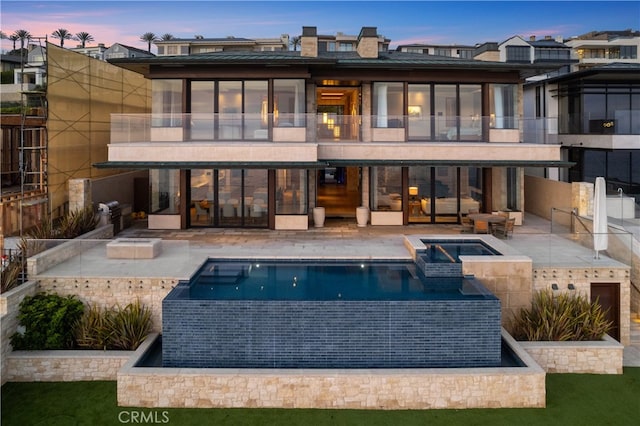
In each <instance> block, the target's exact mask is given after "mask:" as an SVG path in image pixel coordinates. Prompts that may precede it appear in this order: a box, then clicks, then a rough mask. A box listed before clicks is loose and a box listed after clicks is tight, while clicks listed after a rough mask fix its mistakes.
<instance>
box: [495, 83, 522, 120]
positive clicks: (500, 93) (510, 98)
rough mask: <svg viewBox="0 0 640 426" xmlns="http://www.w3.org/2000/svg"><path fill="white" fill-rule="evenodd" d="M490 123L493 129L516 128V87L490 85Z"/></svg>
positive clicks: (512, 85)
mask: <svg viewBox="0 0 640 426" xmlns="http://www.w3.org/2000/svg"><path fill="white" fill-rule="evenodd" d="M489 96H490V103H491V111H490V114H491V116H490V120H491V121H490V123H489V125H490V126H491V127H492V128H494V129H515V128H517V116H518V85H517V84H492V85H491V88H490V91H489Z"/></svg>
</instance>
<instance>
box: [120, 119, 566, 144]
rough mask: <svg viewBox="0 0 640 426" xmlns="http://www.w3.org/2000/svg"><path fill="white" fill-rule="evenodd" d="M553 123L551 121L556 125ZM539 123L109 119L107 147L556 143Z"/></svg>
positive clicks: (496, 121)
mask: <svg viewBox="0 0 640 426" xmlns="http://www.w3.org/2000/svg"><path fill="white" fill-rule="evenodd" d="M554 123H555V121H554ZM550 129H551V130H552V132H553V133H557V131H553V130H555V126H554V125H549V124H547V123H546V122H543V121H542V120H523V119H520V118H517V117H495V116H491V117H461V116H456V117H433V116H432V117H427V118H417V117H415V116H413V115H405V116H391V115H389V116H386V115H385V116H376V115H333V114H112V115H111V143H112V144H118V143H136V142H187V143H190V142H208V143H211V142H224V143H234V142H271V143H273V142H297V143H324V142H327V143H328V142H341V143H349V142H481V143H485V142H510V143H519V142H525V143H554V141H553V140H550V139H549V138H548V137H547V136H548V134H547V133H548V132H549V130H550Z"/></svg>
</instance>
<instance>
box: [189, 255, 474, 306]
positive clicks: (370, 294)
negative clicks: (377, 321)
mask: <svg viewBox="0 0 640 426" xmlns="http://www.w3.org/2000/svg"><path fill="white" fill-rule="evenodd" d="M474 288H475V287H474V285H473V283H472V282H471V281H470V280H468V279H465V278H464V277H460V276H457V277H437V278H436V277H429V278H428V277H425V276H424V274H421V273H419V271H418V270H417V267H416V264H415V263H414V262H360V261H343V262H338V261H331V262H320V263H302V262H295V261H294V262H291V261H287V262H274V261H270V262H268V263H266V262H263V261H229V260H224V261H216V260H210V261H208V262H207V263H206V264H205V265H204V266H203V267H202V268H201V269H200V271H199V272H198V273H197V274H196V275H195V276H194V278H193V279H192V285H191V286H190V297H191V298H192V299H215V300H317V301H320V300H345V301H358V300H438V299H449V300H451V299H471V298H474V297H475V298H477V297H483V295H484V294H485V292H483V291H481V290H476V291H474Z"/></svg>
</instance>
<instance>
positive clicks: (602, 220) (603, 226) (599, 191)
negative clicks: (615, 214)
mask: <svg viewBox="0 0 640 426" xmlns="http://www.w3.org/2000/svg"><path fill="white" fill-rule="evenodd" d="M608 228H609V226H608V224H607V189H606V183H605V181H604V178H603V177H597V178H596V185H595V190H594V194H593V249H594V250H595V252H596V256H595V258H596V259H599V258H600V253H599V252H600V250H606V249H607V245H608V244H609V235H608V231H609V229H608Z"/></svg>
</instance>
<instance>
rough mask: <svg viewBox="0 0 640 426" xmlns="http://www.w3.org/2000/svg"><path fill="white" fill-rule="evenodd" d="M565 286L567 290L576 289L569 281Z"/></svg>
mask: <svg viewBox="0 0 640 426" xmlns="http://www.w3.org/2000/svg"><path fill="white" fill-rule="evenodd" d="M567 288H568V289H569V290H575V289H576V286H574V285H573V283H569V285H568V286H567Z"/></svg>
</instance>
